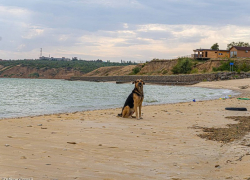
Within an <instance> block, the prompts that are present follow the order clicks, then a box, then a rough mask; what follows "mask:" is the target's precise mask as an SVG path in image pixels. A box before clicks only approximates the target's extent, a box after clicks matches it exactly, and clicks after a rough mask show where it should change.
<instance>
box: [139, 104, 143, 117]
mask: <svg viewBox="0 0 250 180" xmlns="http://www.w3.org/2000/svg"><path fill="white" fill-rule="evenodd" d="M141 107H142V104H140V105H139V119H142V117H141Z"/></svg>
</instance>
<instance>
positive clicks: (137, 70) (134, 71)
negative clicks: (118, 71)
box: [132, 67, 141, 74]
mask: <svg viewBox="0 0 250 180" xmlns="http://www.w3.org/2000/svg"><path fill="white" fill-rule="evenodd" d="M140 70H141V68H139V67H135V68H134V69H132V72H133V74H137V73H139V72H140Z"/></svg>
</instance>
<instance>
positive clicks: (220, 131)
mask: <svg viewBox="0 0 250 180" xmlns="http://www.w3.org/2000/svg"><path fill="white" fill-rule="evenodd" d="M227 118H229V119H234V120H235V121H238V122H239V123H237V124H228V125H227V126H228V128H206V127H201V129H202V130H203V132H205V133H203V134H199V135H198V136H199V137H201V138H204V139H208V140H213V141H219V142H223V143H228V142H232V141H234V140H239V139H242V138H243V137H244V136H245V135H246V134H247V133H249V132H250V116H231V117H227Z"/></svg>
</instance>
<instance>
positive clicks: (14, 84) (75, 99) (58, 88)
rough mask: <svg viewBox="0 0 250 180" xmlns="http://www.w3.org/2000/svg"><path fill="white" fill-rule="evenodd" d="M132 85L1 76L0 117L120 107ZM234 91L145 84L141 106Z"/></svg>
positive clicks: (215, 95)
mask: <svg viewBox="0 0 250 180" xmlns="http://www.w3.org/2000/svg"><path fill="white" fill-rule="evenodd" d="M133 88H134V85H133V84H116V83H114V82H105V83H102V82H86V81H66V80H51V79H12V78H0V95H1V97H0V119H1V118H11V117H24V116H35V115H43V114H53V113H65V112H76V111H85V110H95V109H108V108H117V107H121V108H122V106H123V104H124V102H125V100H126V98H127V96H128V95H129V94H130V93H131V91H132V90H133ZM235 94H236V92H233V91H231V90H227V89H207V88H199V87H186V86H161V85H147V84H146V85H145V86H144V95H145V97H144V102H143V105H152V104H167V103H177V102H192V101H193V99H195V100H196V101H201V100H210V99H216V98H220V97H225V96H227V95H235Z"/></svg>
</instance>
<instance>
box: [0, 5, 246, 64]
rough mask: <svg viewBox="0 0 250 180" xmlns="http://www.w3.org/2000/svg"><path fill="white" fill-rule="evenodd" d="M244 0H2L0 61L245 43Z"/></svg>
mask: <svg viewBox="0 0 250 180" xmlns="http://www.w3.org/2000/svg"><path fill="white" fill-rule="evenodd" d="M249 6H250V2H249V1H247V0H241V1H240V2H238V1H232V0H219V1H218V0H217V1H215V0H211V1H207V0H186V1H180V0H158V1H151V0H123V1H122V0H54V1H51V0H43V1H34V0H26V1H22V2H21V1H19V0H12V1H4V2H1V3H0V29H1V31H0V33H1V34H0V36H1V37H2V38H0V49H1V51H0V58H1V59H10V58H13V59H20V58H27V57H26V56H29V58H30V57H33V58H38V55H39V51H40V48H43V51H44V55H47V56H48V55H49V54H50V55H52V56H54V57H62V56H65V57H73V56H77V57H79V58H81V59H103V60H106V59H109V60H112V61H120V59H124V60H125V59H127V60H135V61H141V60H150V59H153V58H164V59H171V58H175V57H178V56H182V55H187V54H191V53H193V52H192V50H193V49H196V48H200V47H202V48H210V47H211V46H212V45H213V44H214V43H216V42H217V43H219V45H220V48H221V49H225V48H226V44H227V43H230V42H232V41H245V42H250V39H249V38H250V33H249V25H248V24H250V15H249V10H248V7H249Z"/></svg>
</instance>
